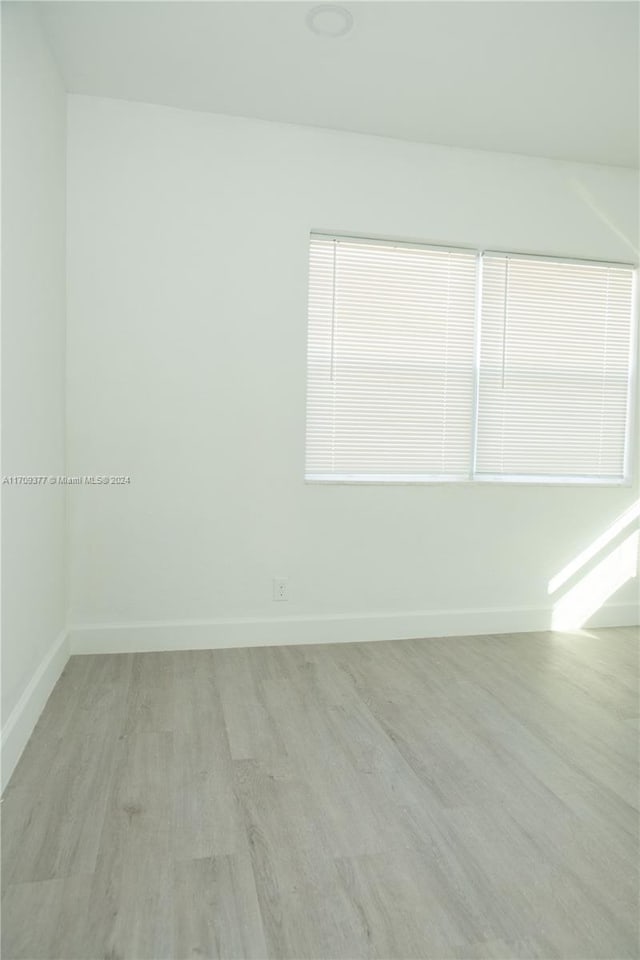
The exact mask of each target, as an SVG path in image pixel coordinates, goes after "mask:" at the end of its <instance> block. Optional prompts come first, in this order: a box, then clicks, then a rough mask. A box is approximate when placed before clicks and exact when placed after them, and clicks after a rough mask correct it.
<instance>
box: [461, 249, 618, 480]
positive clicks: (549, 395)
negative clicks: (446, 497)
mask: <svg viewBox="0 0 640 960" xmlns="http://www.w3.org/2000/svg"><path fill="white" fill-rule="evenodd" d="M632 279H633V275H632V271H631V270H630V269H629V268H624V267H616V266H610V265H607V264H597V263H585V262H582V263H580V262H573V263H571V262H562V261H558V260H547V259H542V258H534V257H519V256H516V255H514V256H505V255H492V254H485V255H484V256H483V266H482V314H481V328H480V332H481V335H480V381H479V392H478V408H477V447H476V457H475V470H474V473H475V475H476V476H477V477H478V478H482V477H485V478H486V477H495V478H498V479H499V478H503V477H511V478H522V479H532V480H554V479H571V480H581V479H584V480H589V479H593V480H601V481H602V480H611V481H616V480H618V481H621V480H623V479H624V477H625V452H626V447H627V422H628V416H629V400H630V396H629V394H630V386H631V383H630V358H631V346H632V344H631V339H632V338H631V333H632V305H631V300H632Z"/></svg>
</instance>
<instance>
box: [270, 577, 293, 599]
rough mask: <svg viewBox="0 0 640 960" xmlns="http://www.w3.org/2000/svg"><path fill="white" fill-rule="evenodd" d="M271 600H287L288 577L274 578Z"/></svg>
mask: <svg viewBox="0 0 640 960" xmlns="http://www.w3.org/2000/svg"><path fill="white" fill-rule="evenodd" d="M273 599H274V600H278V601H280V600H288V599H289V578H288V577H275V578H274V581H273Z"/></svg>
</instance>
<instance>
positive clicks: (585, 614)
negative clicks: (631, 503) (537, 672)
mask: <svg viewBox="0 0 640 960" xmlns="http://www.w3.org/2000/svg"><path fill="white" fill-rule="evenodd" d="M635 506H637V504H636V505H635ZM627 522H628V521H627ZM639 538H640V531H637V530H636V531H635V532H634V533H632V534H631V535H630V536H628V537H627V538H626V540H623V541H622V543H620V544H619V545H618V546H617V547H616V548H615V549H614V550H612V551H611V553H609V554H607V556H606V557H605V558H604V559H603V560H601V561H600V562H599V563H598V564H597V565H596V566H595V567H594V568H593V569H592V570H590V571H589V573H587V574H585V576H584V577H583V578H582V579H581V580H579V581H578V583H576V585H575V586H574V587H572V588H571V589H570V590H569V591H568V592H567V593H566V594H565V595H564V596H563V597H562V599H561V600H559V601H558V602H557V603H556V605H555V606H554V608H553V615H552V618H551V629H552V630H578V629H579V628H580V627H582V626H583V624H585V623H586V622H587V620H588V619H589V618H590V617H591V616H592V615H593V614H594V613H595V612H596V610H599V609H600V607H601V606H603V604H605V603H606V602H607V600H608V599H609V598H610V597H611V596H613V594H614V593H615V592H616V590H619V589H620V587H621V586H622V585H623V584H624V583H626V582H627V581H628V580H631V579H632V577H635V576H636V575H637V573H638V544H639ZM609 539H610V538H609ZM594 542H595V541H594ZM592 546H593V544H592ZM589 550H591V547H590V548H589ZM585 552H586V551H585ZM591 555H593V554H591ZM574 562H575V561H574ZM585 562H586V561H585ZM581 565H582V564H581ZM565 569H567V568H565ZM563 572H564V571H563ZM562 582H564V581H562Z"/></svg>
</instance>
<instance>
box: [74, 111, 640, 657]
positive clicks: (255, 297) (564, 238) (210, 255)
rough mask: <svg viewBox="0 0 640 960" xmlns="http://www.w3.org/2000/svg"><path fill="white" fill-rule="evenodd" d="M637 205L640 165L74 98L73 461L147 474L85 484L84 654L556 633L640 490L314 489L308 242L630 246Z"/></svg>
mask: <svg viewBox="0 0 640 960" xmlns="http://www.w3.org/2000/svg"><path fill="white" fill-rule="evenodd" d="M637 210H638V184H637V178H636V177H635V175H634V174H633V173H632V172H631V171H629V170H624V169H613V168H606V167H598V166H586V165H580V164H570V163H561V162H553V161H545V160H537V159H529V158H524V157H516V156H508V155H498V154H490V153H483V152H475V151H466V150H457V149H449V148H442V147H429V146H424V145H418V144H409V143H401V142H396V141H392V140H385V139H382V138H375V137H367V136H360V135H351V134H344V133H335V132H330V131H322V130H317V129H307V128H303V127H295V126H286V125H278V124H272V123H265V122H260V121H249V120H242V119H236V118H229V117H220V116H212V115H206V114H199V113H192V112H187V111H180V110H174V109H169V108H164V107H156V106H147V105H141V104H133V103H125V102H119V101H110V100H100V99H93V98H88V97H76V96H74V97H71V98H70V113H69V206H68V215H69V247H68V256H69V332H68V337H69V359H68V363H69V456H70V465H69V469H70V472H72V473H77V474H98V473H100V474H102V473H105V474H130V475H131V478H132V482H131V485H130V486H123V487H108V488H103V487H99V486H94V487H83V488H76V489H73V490H72V491H70V523H71V528H70V531H71V532H70V536H71V615H70V618H71V622H72V624H75V625H76V627H77V629H76V630H75V631H74V632H73V634H72V644H75V649H78V650H91V649H96V650H97V649H132V648H137V649H143V648H145V647H155V646H180V645H186V646H198V645H200V644H204V645H206V644H208V643H214V644H215V643H242V642H274V641H278V640H285V641H289V640H294V641H295V640H296V639H297V640H304V639H350V638H352V639H356V638H366V637H375V636H394V635H402V634H405V635H406V634H409V635H411V634H413V635H427V634H429V633H431V634H433V633H446V632H448V633H456V632H470V631H471V632H482V631H484V630H499V629H504V630H510V629H519V628H521V629H528V628H531V629H535V628H538V627H544V626H548V625H549V623H550V616H551V607H552V603H551V601H550V599H549V597H548V594H547V584H548V581H549V579H550V578H551V577H552V576H553V575H554V574H556V573H557V572H558V571H559V570H560V569H561V568H562V567H563V566H564V565H565V564H566V563H567V562H568V561H570V560H571V559H572V558H573V557H574V556H575V555H576V554H577V553H578V552H579V551H581V550H582V549H583V548H585V547H586V546H588V544H589V543H590V542H591V541H592V540H593V539H594V538H595V537H596V536H597V535H598V534H600V533H601V532H602V531H603V530H604V529H605V528H606V527H607V526H608V524H610V523H611V521H612V520H613V519H614V518H615V517H616V516H617V515H618V514H620V513H621V512H622V511H623V510H625V509H626V508H628V507H629V506H630V505H631V504H632V503H633V502H634V501H635V500H636V499H637V497H638V486H637V482H636V486H635V487H634V488H632V489H631V488H628V487H627V488H580V487H553V488H549V487H536V486H504V485H503V486H493V485H482V486H480V485H469V484H461V485H432V486H389V487H383V486H332V485H323V486H320V485H306V484H305V483H304V480H303V464H304V417H305V338H306V293H307V244H308V234H309V231H310V230H311V229H320V230H326V231H341V232H354V233H359V234H364V235H367V234H370V235H381V236H390V237H399V238H415V239H424V240H429V241H435V242H445V243H456V242H457V243H462V244H471V245H478V246H485V247H488V248H492V249H507V250H515V251H534V252H543V253H544V252H546V253H550V254H567V255H573V256H578V257H579V256H583V257H593V258H604V259H621V260H625V261H628V260H630V259H636V258H637V253H636V249H637V245H638V223H637ZM634 248H636V249H634ZM636 477H637V471H636ZM594 562H595V561H594ZM592 565H593V563H592ZM274 576H288V577H289V578H290V594H291V599H290V601H289V602H288V603H287V604H276V603H274V602H273V601H272V598H271V580H272V577H274ZM575 579H576V578H574V580H575ZM578 579H579V578H578ZM573 582H574V581H571V583H573ZM636 597H637V586H636V585H635V584H632V583H627V585H626V586H625V587H623V588H622V590H621V591H619V592H618V593H617V594H616V595H615V596H614V597H613V598H612V602H613V603H615V604H618V606H616V607H612V608H610V609H609V610H608V611H607V612H605V613H604V614H601V615H600V622H608V623H617V622H630V619H633V617H634V616H635V614H634V609H633V608H634V603H635V600H636ZM375 613H377V614H380V617H379V618H378V619H377V620H371V619H369V615H371V614H375ZM283 617H285V618H298V619H293V620H289V619H288V620H287V622H274V618H283ZM147 621H152V623H148V624H147V626H146V628H144V629H142V628H141V627H140V624H141V623H142V622H147ZM184 621H199V622H198V623H191V624H188V623H184ZM237 621H243V622H240V623H239V622H237ZM247 621H249V622H247ZM114 625H120V629H111V628H113V626H114ZM136 625H138V628H136ZM91 627H94V628H100V629H90V628H91ZM102 628H108V629H102Z"/></svg>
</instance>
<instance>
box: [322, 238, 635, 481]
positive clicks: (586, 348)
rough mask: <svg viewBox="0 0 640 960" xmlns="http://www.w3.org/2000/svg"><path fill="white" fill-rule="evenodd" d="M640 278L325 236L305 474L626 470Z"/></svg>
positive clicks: (562, 476)
mask: <svg viewBox="0 0 640 960" xmlns="http://www.w3.org/2000/svg"><path fill="white" fill-rule="evenodd" d="M633 277H634V271H633V269H632V268H631V267H629V266H624V265H616V264H606V263H588V262H585V261H562V260H556V259H550V258H541V257H527V256H520V255H516V254H513V255H511V254H489V253H487V254H480V253H478V252H475V251H468V250H459V249H448V248H442V247H429V246H423V245H417V244H409V243H394V242H387V241H377V240H366V239H356V238H345V237H327V236H321V235H312V238H311V246H310V282H309V339H308V394H307V457H306V478H307V479H308V480H333V481H403V480H404V481H429V480H470V479H473V480H512V481H518V480H528V481H532V482H563V481H564V482H598V483H607V482H611V483H616V482H618V483H619V482H622V481H624V480H625V479H627V478H628V472H629V470H628V466H629V464H628V459H629V458H628V448H629V433H630V430H629V421H630V405H631V368H632V363H631V358H632V356H633V352H634V350H633V336H632V328H633V323H632V320H633V309H632V286H633Z"/></svg>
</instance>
